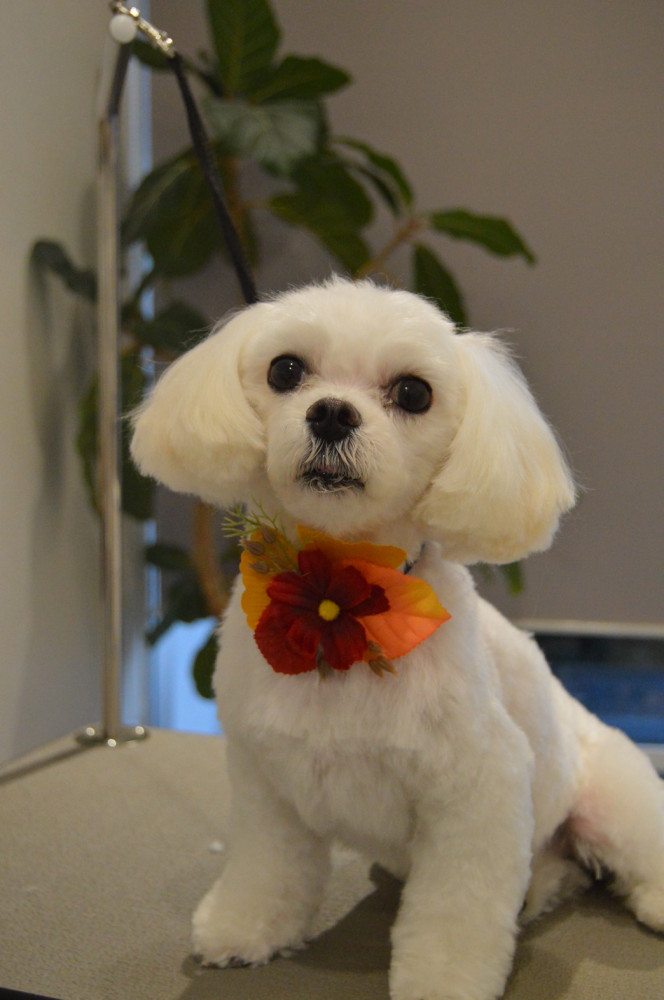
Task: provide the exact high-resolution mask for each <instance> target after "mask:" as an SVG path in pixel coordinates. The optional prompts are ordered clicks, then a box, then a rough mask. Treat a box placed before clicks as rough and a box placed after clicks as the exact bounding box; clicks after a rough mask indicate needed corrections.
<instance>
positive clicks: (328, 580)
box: [255, 549, 390, 674]
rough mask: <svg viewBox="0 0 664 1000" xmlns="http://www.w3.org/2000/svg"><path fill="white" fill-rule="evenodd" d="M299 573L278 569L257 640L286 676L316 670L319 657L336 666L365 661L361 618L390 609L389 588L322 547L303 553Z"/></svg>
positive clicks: (257, 630) (335, 668) (299, 559)
mask: <svg viewBox="0 0 664 1000" xmlns="http://www.w3.org/2000/svg"><path fill="white" fill-rule="evenodd" d="M297 560H298V569H299V572H297V573H296V572H286V573H278V574H277V575H276V576H274V577H272V579H271V580H270V583H269V584H268V586H267V591H266V593H267V597H268V598H269V599H270V603H269V604H268V605H267V607H266V608H265V609H264V611H263V613H262V614H261V616H260V620H259V622H258V624H257V626H256V631H255V636H256V643H257V645H258V648H259V649H260V651H261V653H262V654H263V656H264V657H265V659H266V660H267V661H268V662H269V663H271V664H272V666H273V668H274V669H275V670H276V671H277V672H278V673H282V674H301V673H305V672H307V671H310V670H315V669H316V667H317V666H318V665H319V659H320V657H322V658H323V660H325V662H326V663H327V664H329V666H330V667H332V668H333V669H334V670H348V669H349V667H351V666H352V664H353V663H355V662H356V661H358V660H362V659H363V657H364V655H365V653H366V651H367V647H368V639H367V633H366V631H365V629H364V626H363V625H362V624H361V623H360V621H358V619H361V618H364V617H366V616H369V615H377V614H382V613H383V612H385V611H388V610H389V608H390V602H389V601H388V599H387V596H386V594H385V590H384V589H383V587H381V586H379V585H378V584H373V583H369V581H368V580H367V579H366V578H365V577H364V576H363V574H362V573H361V572H360V570H359V569H357V568H356V567H355V566H348V565H346V566H339V565H338V564H336V563H334V562H332V561H331V560H330V559H328V558H327V556H325V555H324V554H323V552H321V551H320V549H313V550H312V549H308V550H304V551H301V552H298V556H297Z"/></svg>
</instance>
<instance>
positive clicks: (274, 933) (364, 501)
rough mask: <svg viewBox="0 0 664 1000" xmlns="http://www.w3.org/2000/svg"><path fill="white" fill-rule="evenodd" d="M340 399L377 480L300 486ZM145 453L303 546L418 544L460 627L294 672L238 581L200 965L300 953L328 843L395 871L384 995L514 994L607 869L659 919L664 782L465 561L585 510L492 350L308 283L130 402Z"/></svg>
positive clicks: (391, 298) (150, 465)
mask: <svg viewBox="0 0 664 1000" xmlns="http://www.w3.org/2000/svg"><path fill="white" fill-rule="evenodd" d="M280 355H290V356H295V357H298V358H300V359H301V360H302V361H303V362H304V363H305V365H306V374H305V377H304V379H303V381H302V382H301V384H300V385H298V386H297V388H295V389H293V391H290V392H285V393H278V392H275V391H274V390H273V389H271V388H270V386H269V385H268V383H267V372H268V369H269V365H270V362H271V361H272V360H273V359H274V358H276V357H278V356H280ZM403 375H411V376H416V377H419V378H421V379H423V380H425V381H426V382H427V383H428V384H429V386H430V387H431V389H432V394H433V402H432V405H431V408H430V409H429V410H428V411H427V412H424V413H420V414H409V413H404V412H403V411H402V410H400V409H399V407H398V406H396V405H395V404H394V402H393V398H392V396H391V394H390V387H391V386H392V385H393V384H394V382H395V380H396V379H397V378H398V377H399V376H403ZM330 397H332V398H334V399H341V400H343V401H344V402H346V403H348V404H351V405H352V406H354V407H355V408H356V410H357V411H358V413H359V414H360V415H361V424H360V426H359V427H357V428H355V429H354V431H353V432H352V434H351V435H350V439H349V440H348V441H347V442H346V443H342V444H341V445H340V446H339V448H338V451H337V454H338V457H339V461H340V463H341V462H342V460H343V466H344V469H346V470H347V469H348V468H351V469H352V470H353V471H354V475H355V476H356V478H358V479H360V480H361V481H362V483H363V487H362V488H361V489H354V488H352V487H350V488H346V489H344V488H343V487H342V488H335V489H329V490H326V489H324V488H323V489H319V490H313V489H311V488H310V487H309V486H307V485H306V484H305V483H303V481H302V479H301V478H299V471H301V468H302V463H303V461H306V457H307V455H309V457H310V458H311V451H312V444H311V434H310V432H309V430H308V426H307V420H306V412H307V409H308V408H309V407H310V406H311V405H312V404H313V403H315V402H316V401H317V400H320V399H322V398H330ZM332 451H334V449H332ZM133 454H134V457H135V458H136V460H137V462H138V464H139V465H140V467H141V468H142V469H143V471H145V472H146V473H149V474H150V475H153V476H155V477H156V478H158V479H160V480H162V481H163V482H164V483H166V484H168V485H169V486H171V487H173V488H174V489H178V490H183V491H186V492H192V493H196V494H198V495H200V496H202V497H204V498H205V499H207V500H210V501H212V502H214V503H217V504H220V505H224V504H228V503H230V502H232V501H236V500H242V501H247V502H249V503H251V502H252V501H254V502H258V503H261V504H262V505H263V506H264V508H265V510H267V511H268V512H270V513H271V514H274V515H279V517H280V518H281V521H282V523H283V524H284V525H285V528H286V530H287V531H288V532H292V531H293V529H294V526H295V525H296V524H305V525H308V526H309V527H313V528H319V529H322V530H324V531H326V532H328V533H330V534H333V535H336V536H338V537H340V538H343V539H347V540H360V539H361V540H369V541H373V542H376V543H389V544H396V545H400V546H402V547H403V548H404V549H406V551H407V552H408V554H409V556H410V558H411V559H414V560H416V562H415V566H414V567H413V569H412V573H413V575H415V576H417V577H421V578H423V579H425V580H427V581H428V582H429V584H430V585H431V586H432V587H433V588H434V590H435V591H436V593H437V595H438V597H439V599H440V601H441V603H442V604H443V605H444V606H445V607H446V608H447V609H448V610H449V611H450V612H451V615H452V617H451V620H450V621H449V622H448V623H446V624H445V625H443V626H442V627H441V628H439V629H438V631H436V632H435V633H434V635H433V636H431V638H429V639H428V640H426V641H425V642H423V643H422V644H421V645H420V646H418V647H416V648H415V649H414V650H413V651H412V652H411V653H409V654H408V655H406V656H404V657H402V658H401V659H399V660H398V661H397V663H396V666H397V668H398V676H396V677H389V678H386V679H383V680H379V679H378V678H376V677H375V676H374V675H373V674H372V673H371V672H370V671H369V670H368V669H367V667H366V665H365V664H356V665H355V666H354V667H353V668H351V670H350V671H348V672H347V673H346V674H334V675H333V676H331V677H327V678H326V679H325V680H321V678H320V677H319V675H318V673H317V672H314V673H307V674H302V675H299V676H295V677H290V676H283V675H279V674H276V673H275V672H273V670H272V669H271V668H270V667H269V666H268V664H267V663H266V662H265V660H264V659H263V658H262V656H261V654H260V653H259V651H258V649H257V647H256V644H255V642H254V639H253V636H252V633H251V632H250V630H249V628H248V626H247V624H246V621H245V619H244V616H243V614H242V611H241V608H240V592H239V590H238V589H237V588H236V591H235V593H234V596H233V598H232V601H231V604H230V607H229V610H228V613H227V615H226V617H225V621H224V624H223V627H222V652H221V655H220V658H219V663H218V667H217V672H216V678H215V686H216V689H217V694H218V700H219V712H220V717H221V720H222V723H223V726H224V730H225V732H226V735H227V739H228V758H229V770H230V778H231V783H232V787H233V812H232V822H231V830H230V838H229V841H230V856H229V860H228V862H227V865H226V867H225V869H224V871H223V874H222V876H221V878H220V879H219V881H218V882H216V883H215V885H214V886H213V887H212V889H211V890H210V892H209V893H208V894H207V896H205V898H204V899H203V901H202V902H201V904H200V906H199V908H198V910H197V911H196V914H195V917H194V948H195V950H196V951H197V952H198V953H199V954H200V955H201V957H202V960H203V961H204V962H205V963H206V964H209V965H220V966H224V965H229V964H237V963H238V962H240V963H249V964H260V963H263V962H267V961H268V960H269V959H270V958H271V956H273V955H275V954H276V953H280V952H283V951H284V950H288V949H292V948H298V947H300V946H302V944H303V943H304V941H305V939H306V936H307V933H308V928H309V926H310V923H311V920H312V917H313V915H314V913H315V912H316V908H317V906H318V903H319V900H320V898H321V894H322V892H323V889H324V885H325V880H326V876H327V873H328V866H329V850H330V844H331V842H332V841H333V840H334V839H338V840H341V841H342V842H344V843H346V844H349V845H351V846H354V847H356V848H358V849H360V850H361V851H363V852H364V853H365V854H366V855H367V857H368V858H370V859H372V860H374V861H378V862H379V863H380V864H382V865H384V866H385V867H386V868H387V869H389V870H390V871H392V872H393V873H395V874H396V875H397V876H399V877H400V878H402V879H404V880H405V887H404V892H403V897H402V903H401V907H400V911H399V914H398V917H397V920H396V923H395V925H394V928H393V932H392V938H393V957H392V965H391V970H390V995H391V997H392V1000H491V998H494V997H496V996H498V995H500V994H501V992H502V990H503V988H504V984H505V980H506V977H507V975H508V973H509V970H510V965H511V960H512V955H513V951H514V947H515V938H516V934H517V927H518V923H519V916H520V914H522V919H532V918H533V917H535V916H537V914H538V913H540V912H543V911H544V910H546V909H547V908H550V907H551V906H552V905H553V904H554V903H555V902H556V901H557V900H559V899H560V898H562V897H563V896H565V895H566V894H568V893H570V892H571V891H576V890H577V889H578V888H579V887H581V886H582V885H585V884H586V882H587V881H588V877H587V875H584V873H583V872H582V869H581V867H580V866H583V867H585V868H586V869H588V870H589V871H590V872H591V873H593V874H597V873H599V872H602V873H603V872H611V873H612V875H613V878H614V880H615V881H614V885H615V889H616V891H617V892H619V893H620V894H621V895H623V896H624V897H625V901H626V903H627V905H628V906H629V907H630V908H631V909H632V910H633V911H634V913H635V914H636V916H637V918H638V919H640V920H642V921H643V922H644V923H646V924H647V925H648V926H650V927H652V928H654V929H655V930H659V931H662V930H664V796H663V795H662V785H661V783H660V781H659V778H658V777H657V775H656V773H655V772H654V770H653V769H652V767H651V766H650V764H649V762H648V761H647V759H646V758H645V757H644V756H643V755H642V754H641V753H640V751H639V750H638V749H637V748H636V747H635V746H634V745H633V744H632V743H630V742H629V740H627V739H626V738H625V737H624V736H623V735H622V734H620V733H619V732H617V731H616V730H613V729H610V728H608V727H606V726H604V725H603V724H602V723H600V722H599V721H598V720H597V719H596V718H595V717H594V716H592V715H590V714H589V713H588V712H587V711H585V709H584V708H582V707H581V705H579V704H578V703H577V702H576V701H574V700H573V699H572V698H571V697H570V696H569V695H568V694H567V693H566V692H565V691H564V690H563V688H562V687H561V686H560V685H559V683H558V682H557V681H556V680H555V679H554V677H553V676H552V674H551V673H550V670H549V668H548V666H547V664H546V662H545V660H544V658H543V657H542V655H541V653H540V652H539V650H538V647H537V646H536V645H535V643H534V642H533V641H532V640H531V639H530V638H529V637H528V636H526V635H525V634H523V633H522V632H520V631H518V630H517V629H515V628H514V627H513V626H512V625H510V624H509V623H508V622H507V621H506V620H505V619H504V618H503V617H502V616H501V615H500V614H499V613H498V612H497V611H496V610H495V609H494V608H492V607H491V606H489V605H488V604H486V603H485V602H484V601H483V600H481V599H480V598H479V597H478V596H477V594H476V593H475V590H474V587H473V583H472V580H471V577H470V575H469V573H468V571H467V570H466V569H465V568H464V566H463V565H462V564H464V563H466V564H469V563H473V562H476V561H479V560H482V561H487V562H507V561H512V560H514V559H519V558H522V557H523V556H525V555H527V553H528V552H531V551H534V550H538V549H542V548H545V547H547V546H548V545H549V543H550V541H551V538H552V536H553V533H554V531H555V529H556V527H557V524H558V519H559V517H560V515H561V514H562V513H563V512H564V511H566V510H567V509H568V508H569V507H570V506H571V505H572V503H573V499H574V489H573V485H572V482H571V477H570V475H569V472H568V469H567V467H566V465H565V462H564V459H563V458H562V455H561V453H560V450H559V448H558V445H557V443H556V440H555V437H554V435H553V433H552V432H551V430H550V428H549V426H548V424H547V422H546V421H545V419H544V418H543V416H542V415H541V413H540V412H539V410H538V409H537V406H536V404H535V402H534V400H533V398H532V396H531V394H530V392H529V390H528V388H527V387H526V385H525V383H524V381H523V379H522V377H521V375H520V374H519V372H518V370H517V369H516V368H515V366H514V365H513V363H512V362H511V360H510V359H509V357H508V356H507V354H506V352H505V349H504V348H503V347H502V346H501V345H500V344H499V343H498V342H497V341H496V340H495V339H494V338H492V337H489V336H485V335H478V334H471V333H468V334H457V333H456V332H455V331H454V328H453V326H452V324H451V323H449V322H448V320H446V319H445V317H444V316H442V315H441V314H440V313H439V312H438V311H437V310H436V309H435V308H434V307H433V306H432V305H430V304H429V303H427V302H425V301H423V300H422V299H419V298H417V297H416V296H414V295H411V294H410V293H407V292H395V291H389V290H385V289H381V288H378V287H376V286H375V285H373V284H371V283H369V282H364V283H360V284H351V283H349V282H345V281H342V280H339V279H335V280H334V281H332V282H329V283H327V284H325V285H322V286H312V287H307V288H304V289H302V290H298V291H292V292H289V293H286V294H284V295H282V296H280V297H278V298H276V299H274V300H273V301H271V302H264V303H260V304H258V305H255V306H252V307H251V308H249V309H247V310H245V311H244V312H242V313H240V314H239V315H238V316H236V317H235V318H233V319H231V320H230V322H228V323H227V324H226V325H224V326H220V327H219V328H217V329H216V330H215V331H213V333H212V335H211V336H210V337H209V339H208V340H207V341H205V342H204V343H202V344H201V345H199V346H198V347H196V348H194V349H193V350H192V351H191V352H189V353H188V354H187V355H185V356H184V357H183V358H182V359H181V360H179V361H177V362H176V363H175V364H174V365H172V366H171V368H169V370H168V371H167V372H166V374H165V375H164V377H163V378H162V379H161V380H160V382H159V383H158V384H157V387H156V389H155V390H154V392H153V393H152V395H151V396H150V398H149V399H148V401H147V402H146V404H145V405H144V406H143V407H142V408H141V410H140V412H139V413H138V414H137V417H136V420H135V430H134V439H133ZM337 487H338V484H337ZM423 543H425V544H424V545H423Z"/></svg>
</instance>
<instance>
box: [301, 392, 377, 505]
mask: <svg viewBox="0 0 664 1000" xmlns="http://www.w3.org/2000/svg"><path fill="white" fill-rule="evenodd" d="M306 421H307V427H308V429H309V434H310V439H311V451H310V453H309V454H308V455H307V457H306V459H305V460H304V461H303V463H302V465H301V466H300V468H299V469H298V479H299V480H300V481H301V482H303V483H304V484H305V485H307V486H309V487H310V488H311V489H313V490H316V491H317V492H320V493H338V492H341V491H342V490H348V489H353V490H361V489H364V482H363V481H362V478H361V476H359V475H358V471H357V469H356V468H355V465H354V463H353V462H352V460H351V453H352V450H353V433H354V431H355V430H356V429H357V428H358V427H360V425H361V424H362V417H361V415H360V413H359V411H358V410H357V409H356V408H355V407H354V406H353V405H352V403H348V402H346V400H343V399H334V398H332V397H325V398H324V399H319V400H318V401H317V402H315V403H312V405H311V406H310V407H309V409H308V410H307V413H306Z"/></svg>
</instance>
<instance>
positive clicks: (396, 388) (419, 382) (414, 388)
mask: <svg viewBox="0 0 664 1000" xmlns="http://www.w3.org/2000/svg"><path fill="white" fill-rule="evenodd" d="M390 399H391V400H392V402H393V403H396V405H397V406H398V407H399V408H400V409H402V410H405V411H406V412H407V413H426V411H427V410H428V409H429V407H430V406H431V399H432V393H431V386H430V385H429V384H428V383H427V382H425V381H424V379H421V378H415V376H414V375H404V376H403V377H402V378H399V379H397V380H396V382H395V383H394V385H393V386H392V388H391V389H390Z"/></svg>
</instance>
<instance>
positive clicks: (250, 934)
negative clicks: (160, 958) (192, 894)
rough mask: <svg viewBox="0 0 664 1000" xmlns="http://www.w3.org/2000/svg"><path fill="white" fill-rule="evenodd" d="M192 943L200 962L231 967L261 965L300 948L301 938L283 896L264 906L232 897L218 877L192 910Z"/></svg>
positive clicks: (220, 966)
mask: <svg viewBox="0 0 664 1000" xmlns="http://www.w3.org/2000/svg"><path fill="white" fill-rule="evenodd" d="M192 943H193V951H194V954H195V955H197V956H198V958H199V959H200V961H201V962H202V964H203V965H212V966H216V967H218V968H233V967H238V966H244V965H251V966H259V965H265V964H266V963H267V962H269V961H270V959H271V958H273V957H274V956H275V955H277V954H288V953H289V952H293V951H296V950H298V949H300V948H303V947H304V938H303V934H302V929H301V927H300V926H299V923H297V922H296V921H294V920H293V919H292V916H290V918H289V913H288V904H287V901H286V900H284V901H283V903H281V904H280V901H278V900H277V901H275V900H273V901H272V905H271V906H268V905H266V903H265V901H264V900H259V899H257V900H253V899H251V898H247V897H246V896H245V897H243V898H241V899H234V898H233V896H232V894H231V893H228V892H225V891H224V886H223V883H222V881H221V880H220V881H219V882H217V883H216V884H215V885H214V886H213V887H212V889H211V890H210V892H208V894H207V895H206V896H204V897H203V899H202V900H201V902H200V903H199V905H198V908H197V909H196V912H195V913H194V917H193V927H192Z"/></svg>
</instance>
